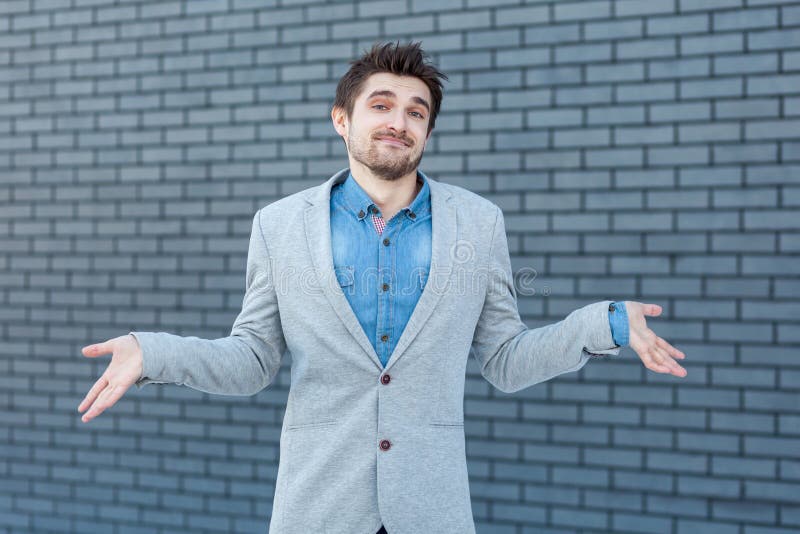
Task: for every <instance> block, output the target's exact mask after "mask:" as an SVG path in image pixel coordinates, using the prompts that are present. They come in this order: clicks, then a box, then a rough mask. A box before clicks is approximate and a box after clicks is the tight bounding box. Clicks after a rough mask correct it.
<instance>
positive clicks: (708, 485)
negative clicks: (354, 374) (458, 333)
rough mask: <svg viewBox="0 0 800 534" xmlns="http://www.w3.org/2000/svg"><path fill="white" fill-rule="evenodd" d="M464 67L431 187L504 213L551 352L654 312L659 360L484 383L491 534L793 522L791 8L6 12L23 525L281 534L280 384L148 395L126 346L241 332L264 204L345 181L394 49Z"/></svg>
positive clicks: (2, 512)
mask: <svg viewBox="0 0 800 534" xmlns="http://www.w3.org/2000/svg"><path fill="white" fill-rule="evenodd" d="M394 39H400V40H407V39H415V40H421V41H422V42H423V47H424V48H425V49H426V50H427V51H429V52H430V53H431V55H432V57H433V59H434V60H435V62H436V63H437V64H438V65H439V66H440V67H441V68H442V69H443V70H444V71H445V72H446V73H448V75H449V76H450V81H449V82H448V83H447V84H446V90H445V99H444V103H443V111H442V114H441V115H440V119H439V121H438V122H437V128H436V130H435V132H434V135H433V137H432V142H431V143H430V144H429V146H428V151H427V154H426V156H425V158H424V159H423V162H422V169H423V170H424V171H426V172H427V173H429V175H430V176H432V177H434V178H435V179H438V180H441V181H444V182H449V183H454V184H458V185H461V186H463V187H466V188H469V189H471V190H473V191H476V192H477V193H479V194H481V195H483V196H485V197H487V198H489V199H491V200H492V201H494V202H495V203H497V204H498V205H499V206H501V207H502V208H503V210H504V213H505V215H506V226H507V231H508V238H509V246H510V249H511V252H512V261H513V263H514V268H515V269H516V270H518V269H520V268H522V267H529V268H534V269H536V271H537V273H538V274H537V277H536V279H535V281H534V283H533V286H534V287H535V294H533V295H521V296H520V299H519V307H520V311H521V313H522V314H523V318H524V319H525V321H526V323H527V324H528V325H529V326H530V327H535V326H539V325H543V324H547V323H551V322H555V321H557V320H559V319H561V318H563V316H565V315H566V314H567V313H568V312H569V311H571V310H573V309H575V308H577V307H580V306H582V305H584V304H587V303H589V302H593V301H597V300H602V299H606V298H609V299H620V300H622V299H629V300H639V301H641V302H655V303H658V304H661V305H662V306H663V307H664V314H663V315H662V317H659V318H651V319H650V321H649V324H650V325H651V326H652V327H653V329H654V330H656V332H658V333H659V334H661V335H663V336H664V337H665V338H666V339H668V340H669V341H671V342H672V343H674V344H675V345H676V346H677V347H679V348H681V349H682V350H684V351H685V352H686V353H687V354H688V358H687V360H685V362H684V364H685V366H686V368H687V369H688V372H689V374H688V376H687V377H685V378H683V379H678V378H676V377H672V376H666V375H660V374H656V373H654V372H651V371H648V370H646V369H645V368H644V367H643V366H642V365H641V363H640V362H639V360H638V357H637V356H636V354H635V353H634V352H633V351H632V350H630V349H625V350H623V352H622V353H621V354H620V356H619V357H615V358H609V359H603V360H600V361H592V362H590V364H589V365H587V366H586V367H585V368H584V369H582V370H581V371H580V372H578V373H572V374H567V375H562V376H560V377H558V378H556V379H554V380H552V381H550V382H547V383H544V384H540V385H538V386H535V387H532V388H529V389H527V390H523V391H521V392H518V393H516V394H513V395H506V394H503V393H501V392H500V391H497V390H494V389H492V388H491V387H490V385H489V384H488V383H486V382H485V381H484V380H483V379H482V378H481V377H480V374H479V373H478V369H477V367H476V365H475V362H474V360H471V361H470V366H469V374H468V376H467V397H466V400H465V412H466V418H467V421H466V432H467V434H468V437H467V451H468V458H469V470H470V479H471V489H472V500H473V501H472V502H473V509H474V515H475V520H476V523H477V526H478V531H479V532H481V533H501V534H502V533H517V534H519V533H532V532H536V533H545V532H547V533H550V532H558V533H562V532H564V533H565V532H602V531H616V532H659V533H661V532H667V533H697V532H703V533H707V532H713V533H725V534H727V533H736V534H767V533H769V534H778V533H783V532H787V533H788V532H796V531H798V529H800V389H798V386H797V384H798V381H800V327H799V325H798V316H800V302H799V301H798V294H800V282H799V281H798V280H799V278H798V275H800V261H798V260H799V259H800V258H798V253H799V252H800V232H799V231H798V230H800V217H798V206H800V2H780V1H771V0H747V1H745V0H667V1H664V0H618V1H608V0H600V1H583V2H567V1H558V2H553V1H549V2H544V1H542V2H537V1H531V2H526V5H520V2H519V1H516V2H515V1H503V0H491V1H489V0H449V1H446V2H445V1H437V2H433V1H428V0H407V1H402V0H400V1H380V2H357V3H354V2H336V3H321V2H316V1H308V2H302V1H290V0H282V1H280V2H278V1H277V0H272V1H269V0H258V1H256V0H227V1H224V0H219V1H207V0H191V1H184V2H178V1H150V2H135V1H124V0H118V1H112V0H61V1H58V0H30V1H20V0H7V1H4V2H0V405H2V408H3V409H2V410H0V532H5V533H9V532H25V533H27V532H76V533H83V532H113V533H120V534H122V533H132V532H148V533H149V532H158V533H176V532H189V531H191V532H242V533H245V532H246V533H252V532H265V531H266V526H267V523H268V518H269V515H270V512H271V506H272V495H273V491H274V480H275V475H276V471H277V458H278V437H279V433H280V424H281V421H282V417H283V411H284V406H285V401H286V396H287V387H288V383H289V366H288V359H287V360H285V362H284V367H283V369H282V371H281V373H280V375H279V377H278V379H277V380H276V382H275V383H274V384H273V385H272V386H271V387H269V388H268V389H266V390H264V391H262V392H261V393H260V394H258V395H256V396H254V397H221V396H209V395H205V394H202V393H199V392H196V391H194V390H191V389H187V388H182V387H178V386H148V387H146V388H144V389H142V390H141V391H138V390H136V389H135V388H134V390H133V391H129V392H128V394H127V395H126V396H125V397H124V399H123V400H122V401H120V402H119V403H118V404H117V405H116V406H115V407H114V408H112V409H111V410H110V411H109V412H107V413H105V414H104V415H102V416H101V417H99V418H98V419H96V420H94V421H92V422H91V423H90V424H88V425H85V424H83V423H81V422H80V419H79V414H78V413H77V411H76V408H77V405H78V403H79V402H80V400H81V399H82V398H83V396H84V395H85V393H86V391H87V390H88V389H89V388H90V387H91V385H92V383H93V382H94V380H95V379H96V378H97V377H98V376H99V375H100V373H101V372H102V369H103V368H104V367H105V365H106V364H107V359H104V360H102V361H89V360H87V359H85V358H83V357H82V356H81V354H80V347H82V346H83V345H86V344H89V343H91V342H96V341H102V340H105V339H108V338H111V337H115V336H118V335H122V334H125V333H127V332H128V331H130V330H162V331H167V332H172V333H176V334H181V335H196V336H200V337H206V338H216V337H221V336H226V335H227V334H228V333H229V332H230V327H231V325H232V322H233V319H234V318H235V317H236V314H237V313H238V311H239V309H240V306H241V302H242V296H243V291H244V268H245V259H246V257H245V254H246V250H247V241H248V237H249V230H250V224H251V220H252V215H253V213H254V212H255V211H256V210H257V209H258V208H259V207H261V206H263V205H265V204H267V203H269V202H271V201H274V200H276V199H278V198H281V197H283V196H285V195H287V194H289V193H292V192H295V191H298V190H301V189H304V188H306V187H310V186H313V185H316V184H319V183H321V182H322V181H323V180H324V179H326V178H327V177H329V176H330V175H331V174H332V173H333V172H335V171H336V170H338V169H340V168H343V167H345V166H346V165H347V160H346V155H345V153H344V151H343V145H342V143H341V140H340V139H339V138H338V137H337V136H336V134H335V132H334V130H333V127H332V126H331V124H330V118H329V107H330V104H331V102H332V100H333V94H334V90H335V85H336V81H337V80H338V78H339V77H340V76H341V75H342V74H343V73H344V72H345V71H346V69H347V67H348V61H349V60H351V59H353V58H354V57H356V56H357V55H359V54H360V53H361V52H362V51H363V50H364V49H365V48H367V47H369V45H371V44H372V42H373V41H375V40H394Z"/></svg>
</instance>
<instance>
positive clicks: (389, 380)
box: [381, 375, 392, 384]
mask: <svg viewBox="0 0 800 534" xmlns="http://www.w3.org/2000/svg"><path fill="white" fill-rule="evenodd" d="M391 381H392V377H391V376H389V375H383V376H382V377H381V382H383V383H384V384H388V383H389V382H391Z"/></svg>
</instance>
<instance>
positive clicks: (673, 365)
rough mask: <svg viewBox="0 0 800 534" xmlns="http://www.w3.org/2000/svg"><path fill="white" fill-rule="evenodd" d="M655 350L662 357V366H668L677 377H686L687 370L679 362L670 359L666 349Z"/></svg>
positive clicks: (656, 348)
mask: <svg viewBox="0 0 800 534" xmlns="http://www.w3.org/2000/svg"><path fill="white" fill-rule="evenodd" d="M654 350H656V351H657V352H658V354H659V356H660V357H661V364H662V365H665V366H667V367H668V368H669V369H670V373H671V374H673V375H675V376H686V369H684V368H683V367H681V366H680V365H679V364H678V362H676V361H675V360H673V359H672V358H670V356H669V354H667V351H666V349H663V348H661V347H658V346H656V347H655V348H654Z"/></svg>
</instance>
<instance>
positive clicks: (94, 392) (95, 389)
mask: <svg viewBox="0 0 800 534" xmlns="http://www.w3.org/2000/svg"><path fill="white" fill-rule="evenodd" d="M107 385H108V380H107V379H106V377H105V376H101V377H100V378H98V379H97V382H95V383H94V386H92V389H90V390H89V393H87V394H86V397H84V398H83V401H82V402H81V403H80V404H79V405H78V411H79V412H82V411H84V410H85V409H86V408H88V407H89V406H91V404H92V403H93V402H94V400H95V399H96V398H97V396H98V395H99V394H100V392H101V391H103V388H105V387H106V386H107Z"/></svg>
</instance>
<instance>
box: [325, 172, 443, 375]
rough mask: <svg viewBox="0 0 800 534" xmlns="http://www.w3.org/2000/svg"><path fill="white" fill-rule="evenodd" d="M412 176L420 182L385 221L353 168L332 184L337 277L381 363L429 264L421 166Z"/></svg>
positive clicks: (416, 297)
mask: <svg viewBox="0 0 800 534" xmlns="http://www.w3.org/2000/svg"><path fill="white" fill-rule="evenodd" d="M417 182H418V183H421V184H422V188H421V189H420V190H419V192H418V193H417V196H416V197H415V198H414V200H413V201H412V202H411V204H409V205H408V206H406V207H404V208H403V209H401V210H400V211H398V212H397V213H396V214H395V215H394V216H393V217H392V219H391V220H390V221H386V222H385V221H384V220H383V219H382V217H381V215H382V214H381V213H380V210H379V209H378V207H377V205H376V204H375V203H374V202H373V201H372V199H371V198H370V197H369V195H367V193H366V191H364V190H363V189H362V188H361V186H360V185H358V182H356V181H355V179H354V178H353V175H352V174H349V175H348V176H347V179H345V181H344V182H342V183H340V184H337V185H335V186H334V187H333V188H332V190H331V200H330V202H331V248H332V253H333V266H334V270H335V271H336V278H337V280H338V282H339V285H340V286H341V287H342V292H343V293H344V295H345V297H347V300H348V302H349V303H350V307H351V308H352V309H353V312H354V313H355V316H356V318H358V322H359V323H360V324H361V328H363V329H364V333H365V334H366V335H367V338H368V339H369V340H370V342H371V343H372V346H373V347H374V348H375V353H376V354H377V355H378V358H380V360H381V363H383V365H384V366H386V363H387V362H388V361H389V356H391V354H392V351H393V350H394V347H395V345H397V341H398V340H399V339H400V334H402V333H403V329H405V326H406V323H408V320H409V319H410V318H411V313H412V312H413V311H414V307H415V306H416V305H417V301H418V300H419V297H420V296H421V295H422V289H423V288H424V287H425V283H426V281H427V279H428V272H429V270H430V265H431V232H432V225H431V201H430V187H429V186H428V178H427V177H426V176H425V175H424V174H423V173H422V172H421V171H418V172H417ZM373 214H374V215H375V218H373ZM376 224H377V228H376ZM384 225H385V226H384ZM381 226H383V228H382V231H381V233H379V229H380V228H381Z"/></svg>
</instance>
